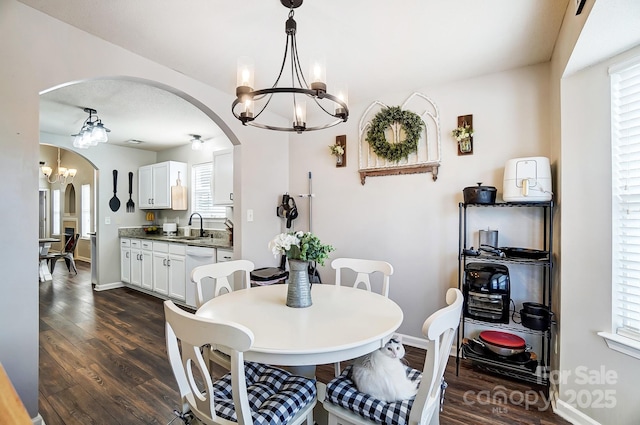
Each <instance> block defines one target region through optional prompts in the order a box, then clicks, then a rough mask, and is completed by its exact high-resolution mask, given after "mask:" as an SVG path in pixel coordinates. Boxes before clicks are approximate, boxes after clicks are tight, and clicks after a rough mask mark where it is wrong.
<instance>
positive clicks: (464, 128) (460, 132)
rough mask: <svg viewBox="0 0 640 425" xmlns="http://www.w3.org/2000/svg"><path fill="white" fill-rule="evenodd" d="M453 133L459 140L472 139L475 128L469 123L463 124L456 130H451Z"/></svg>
mask: <svg viewBox="0 0 640 425" xmlns="http://www.w3.org/2000/svg"><path fill="white" fill-rule="evenodd" d="M451 135H452V136H453V138H454V139H456V140H457V141H458V142H462V141H463V140H467V139H470V138H471V136H473V129H472V128H471V126H470V125H469V124H463V125H461V126H460V127H457V128H456V129H455V130H453V131H452V132H451Z"/></svg>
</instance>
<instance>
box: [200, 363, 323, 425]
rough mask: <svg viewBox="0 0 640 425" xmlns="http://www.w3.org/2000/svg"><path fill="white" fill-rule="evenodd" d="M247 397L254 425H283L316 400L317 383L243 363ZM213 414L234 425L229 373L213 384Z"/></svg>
mask: <svg viewBox="0 0 640 425" xmlns="http://www.w3.org/2000/svg"><path fill="white" fill-rule="evenodd" d="M244 370H245V377H246V381H247V396H248V399H249V407H250V408H251V416H252V417H253V423H254V424H264V425H277V424H286V423H287V422H288V421H289V420H290V419H291V418H292V417H293V416H295V414H296V413H298V411H299V410H300V409H302V408H303V407H304V406H306V405H307V404H309V403H311V402H312V401H313V398H314V397H315V396H316V381H315V380H314V379H308V378H303V377H302V376H296V375H292V374H291V373H289V372H287V371H286V370H282V369H277V368H274V367H271V366H267V365H263V364H260V363H252V362H245V364H244ZM213 394H214V400H215V409H216V414H217V415H218V416H220V417H222V418H224V419H227V420H230V421H235V422H237V421H238V419H237V417H236V411H235V407H234V405H233V397H232V395H231V373H227V374H226V375H224V376H223V377H222V378H221V379H220V380H218V381H216V382H214V383H213Z"/></svg>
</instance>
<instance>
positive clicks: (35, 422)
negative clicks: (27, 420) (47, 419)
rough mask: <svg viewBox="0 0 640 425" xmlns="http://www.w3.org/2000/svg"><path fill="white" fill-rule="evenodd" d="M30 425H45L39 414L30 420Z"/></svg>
mask: <svg viewBox="0 0 640 425" xmlns="http://www.w3.org/2000/svg"><path fill="white" fill-rule="evenodd" d="M31 423H32V424H33V425H45V423H44V419H42V416H40V413H38V414H37V415H36V416H35V417H34V418H31Z"/></svg>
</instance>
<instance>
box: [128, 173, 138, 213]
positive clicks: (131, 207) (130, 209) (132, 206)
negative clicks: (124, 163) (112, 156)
mask: <svg viewBox="0 0 640 425" xmlns="http://www.w3.org/2000/svg"><path fill="white" fill-rule="evenodd" d="M132 192H133V173H132V172H131V171H129V200H128V201H127V212H128V213H132V212H135V210H136V207H135V205H136V204H134V203H133V199H131V193H132Z"/></svg>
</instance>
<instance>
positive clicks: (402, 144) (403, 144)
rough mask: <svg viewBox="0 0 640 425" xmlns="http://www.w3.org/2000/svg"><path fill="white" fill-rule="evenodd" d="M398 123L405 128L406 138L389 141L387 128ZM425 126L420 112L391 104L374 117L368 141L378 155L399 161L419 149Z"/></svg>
mask: <svg viewBox="0 0 640 425" xmlns="http://www.w3.org/2000/svg"><path fill="white" fill-rule="evenodd" d="M396 123H397V124H400V126H401V127H402V129H403V130H404V134H405V139H404V140H403V141H396V143H389V142H388V141H387V138H386V137H385V134H384V133H385V130H386V129H387V128H389V127H391V125H393V124H396ZM423 128H424V121H422V118H420V116H419V115H418V114H416V113H413V112H411V111H403V110H402V108H400V107H399V106H390V107H388V108H385V109H383V110H381V111H380V112H378V113H377V114H376V116H375V117H373V120H372V121H371V127H369V131H368V132H367V142H369V145H370V146H371V148H372V149H373V151H374V152H375V154H376V155H378V156H380V157H382V158H385V159H388V160H389V161H395V162H397V161H400V160H401V159H403V158H406V157H408V156H409V155H410V154H412V153H413V152H415V151H416V150H418V139H419V138H420V133H421V132H422V129H423Z"/></svg>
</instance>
